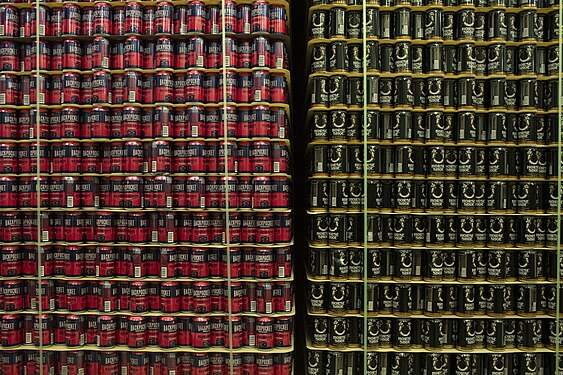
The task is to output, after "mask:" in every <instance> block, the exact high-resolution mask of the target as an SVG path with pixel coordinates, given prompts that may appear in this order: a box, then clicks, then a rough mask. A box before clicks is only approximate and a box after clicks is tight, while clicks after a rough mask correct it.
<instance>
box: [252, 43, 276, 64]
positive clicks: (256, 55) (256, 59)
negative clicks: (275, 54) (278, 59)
mask: <svg viewBox="0 0 563 375" xmlns="http://www.w3.org/2000/svg"><path fill="white" fill-rule="evenodd" d="M270 60H271V46H270V41H269V40H268V39H266V38H265V37H263V36H259V37H256V39H254V43H253V45H252V60H251V67H253V68H257V67H261V68H268V67H270Z"/></svg>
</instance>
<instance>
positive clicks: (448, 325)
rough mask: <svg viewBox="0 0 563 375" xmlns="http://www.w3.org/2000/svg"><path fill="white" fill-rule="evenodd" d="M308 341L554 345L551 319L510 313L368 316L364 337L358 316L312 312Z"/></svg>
mask: <svg viewBox="0 0 563 375" xmlns="http://www.w3.org/2000/svg"><path fill="white" fill-rule="evenodd" d="M309 321H310V323H311V327H310V331H311V341H312V342H311V344H312V346H313V347H315V346H320V347H331V348H345V347H348V346H350V347H357V348H360V347H361V346H363V345H364V340H366V341H367V345H368V347H371V348H381V347H383V348H389V347H394V348H396V349H399V350H400V349H412V348H425V349H428V350H436V349H458V350H472V349H481V348H487V349H489V350H497V351H498V350H504V349H512V348H518V349H521V350H524V351H530V350H534V349H536V348H544V347H546V346H547V347H548V348H554V347H555V342H556V341H557V336H556V333H555V330H556V324H555V320H554V319H552V320H537V319H525V320H510V319H487V320H479V319H476V320H473V319H463V320H461V319H447V320H443V319H409V318H405V319H389V318H368V319H367V332H368V334H367V338H365V337H363V325H364V324H366V323H365V322H364V319H363V318H343V317H331V318H328V317H312V318H310V319H309Z"/></svg>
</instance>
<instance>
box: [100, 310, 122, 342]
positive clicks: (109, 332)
mask: <svg viewBox="0 0 563 375" xmlns="http://www.w3.org/2000/svg"><path fill="white" fill-rule="evenodd" d="M97 323H98V324H97V325H98V332H97V333H96V344H97V345H98V346H99V347H111V346H114V345H115V344H116V341H117V340H116V330H117V322H116V319H115V317H113V316H111V315H101V316H99V317H98V322H97Z"/></svg>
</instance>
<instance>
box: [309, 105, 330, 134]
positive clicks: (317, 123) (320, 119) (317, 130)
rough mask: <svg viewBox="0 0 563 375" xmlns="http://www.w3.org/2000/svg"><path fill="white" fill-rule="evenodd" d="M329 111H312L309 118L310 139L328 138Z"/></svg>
mask: <svg viewBox="0 0 563 375" xmlns="http://www.w3.org/2000/svg"><path fill="white" fill-rule="evenodd" d="M328 115H329V112H326V111H322V112H321V111H318V112H314V113H313V115H312V118H311V140H312V141H325V140H328V139H329V124H330V122H329V117H328Z"/></svg>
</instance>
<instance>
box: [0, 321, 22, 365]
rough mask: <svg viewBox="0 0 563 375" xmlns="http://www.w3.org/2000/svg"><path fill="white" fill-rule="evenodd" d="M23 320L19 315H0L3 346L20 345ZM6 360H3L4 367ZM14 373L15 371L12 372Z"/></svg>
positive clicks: (0, 336)
mask: <svg viewBox="0 0 563 375" xmlns="http://www.w3.org/2000/svg"><path fill="white" fill-rule="evenodd" d="M23 334H24V332H23V321H22V318H21V316H20V315H8V314H6V315H2V316H1V317H0V343H2V346H3V347H10V346H16V345H21V344H23V343H24V340H23ZM5 365H6V362H4V367H3V368H4V369H5ZM13 374H14V375H16V373H13Z"/></svg>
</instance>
